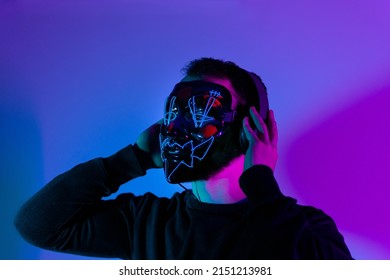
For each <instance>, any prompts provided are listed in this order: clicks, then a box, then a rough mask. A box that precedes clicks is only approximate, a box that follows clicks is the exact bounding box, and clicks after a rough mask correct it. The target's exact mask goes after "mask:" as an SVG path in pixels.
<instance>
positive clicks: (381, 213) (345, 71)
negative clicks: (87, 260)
mask: <svg viewBox="0 0 390 280" xmlns="http://www.w3.org/2000/svg"><path fill="white" fill-rule="evenodd" d="M293 2H294V3H299V4H295V5H294V4H293ZM389 34H390V2H389V1H388V0H371V1H362V0H354V1H352V0H351V1H339V0H337V1H336V0H327V1H308V0H306V1H298V2H297V1H287V0H279V1H255V0H252V1H249V0H248V1H238V0H236V1H233V0H210V1H202V0H193V1H182V0H180V1H179V0H174V1H152V0H142V1H141V0H138V1H131V0H127V1H125V0H121V1H118V0H111V1H109V0H107V1H92V0H84V1H44V0H40V1H39V0H38V1H18V0H15V1H11V0H9V1H5V0H0V137H1V138H0V152H1V154H0V155H1V156H0V167H1V169H0V186H1V194H2V195H1V198H0V200H1V201H0V207H1V225H2V226H1V231H0V235H1V238H0V258H1V259H68V258H69V259H72V258H76V259H81V258H83V257H79V256H72V255H67V254H60V253H52V252H49V251H45V250H40V249H38V248H35V247H33V246H31V245H29V244H27V243H26V242H24V241H23V240H22V239H21V237H20V236H19V235H18V234H17V233H16V230H15V229H14V228H13V225H12V219H13V217H14V215H15V212H16V211H17V209H18V208H19V207H20V205H21V203H22V202H23V201H25V200H26V199H27V198H28V197H30V196H31V195H32V194H33V193H35V192H36V191H37V190H39V189H40V188H41V187H42V186H43V185H44V184H45V183H47V182H48V181H49V180H51V179H52V178H53V177H54V176H56V175H58V174H59V173H61V172H63V171H66V170H67V169H69V168H71V167H72V166H74V165H76V164H78V163H80V162H83V161H86V160H88V159H91V158H94V157H98V156H108V155H110V154H112V153H114V152H116V151H117V150H119V149H120V148H122V147H124V146H126V145H127V144H128V143H133V142H134V141H135V140H136V138H137V136H138V134H139V133H140V132H141V131H142V130H143V129H145V128H146V127H148V126H149V125H150V124H152V123H153V122H155V121H157V120H158V119H160V118H161V117H162V111H163V103H164V100H165V97H166V96H167V94H168V93H169V92H170V90H171V89H172V87H173V85H174V84H175V83H176V82H177V81H178V80H179V79H180V78H181V77H182V74H181V73H180V69H181V67H182V66H184V65H185V64H186V63H187V62H188V61H190V60H192V59H194V58H198V57H203V56H212V57H216V58H222V59H227V60H232V61H234V62H236V63H237V64H238V65H240V66H242V67H244V68H246V69H248V70H252V71H254V72H257V73H258V74H260V75H261V76H262V77H263V79H264V81H265V83H266V84H267V86H268V89H269V96H270V104H271V107H272V108H273V109H274V110H275V115H276V118H277V121H278V126H279V134H280V144H279V153H280V160H279V162H278V166H277V171H276V177H277V179H278V181H279V184H280V186H281V189H282V190H283V192H284V193H285V194H286V195H290V196H294V197H296V198H297V199H298V201H299V203H301V204H309V205H314V206H316V207H318V208H321V209H323V210H324V211H325V212H327V213H328V214H330V215H331V216H332V217H333V218H334V219H335V221H336V223H337V225H338V226H339V229H340V231H341V232H342V234H343V235H344V236H345V239H346V242H347V244H348V245H349V247H350V249H351V252H352V254H353V256H354V257H355V258H357V259H390V238H389V236H390V219H389V213H390V207H389V203H388V200H389V195H390V190H389V185H390V184H389V167H390V165H389V160H390V148H389V142H390V132H389V128H390V110H389V107H390V106H389V105H390V71H389V70H390V35H389ZM148 173H149V174H148V176H146V177H143V178H138V179H136V180H134V181H133V182H131V183H128V184H126V185H124V186H123V187H122V188H121V191H133V192H135V193H143V192H146V191H152V192H155V193H157V194H159V195H163V196H170V195H171V194H172V193H173V192H174V191H180V188H179V187H178V186H176V185H169V184H167V183H166V182H165V181H164V178H163V174H162V171H161V170H153V171H150V172H148Z"/></svg>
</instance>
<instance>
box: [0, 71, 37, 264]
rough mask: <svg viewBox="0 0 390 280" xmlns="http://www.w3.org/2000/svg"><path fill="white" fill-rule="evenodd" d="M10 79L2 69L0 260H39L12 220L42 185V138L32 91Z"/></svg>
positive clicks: (0, 76) (0, 78)
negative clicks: (34, 110)
mask: <svg viewBox="0 0 390 280" xmlns="http://www.w3.org/2000/svg"><path fill="white" fill-rule="evenodd" d="M10 77H11V75H10V71H9V69H7V71H5V69H0V155H1V156H0V188H1V196H0V208H1V212H0V222H1V239H0V248H1V249H0V259H3V260H4V259H36V258H37V256H38V254H39V250H38V249H37V248H35V247H33V246H31V245H29V244H27V243H26V242H25V241H24V240H23V239H22V238H21V237H20V235H19V233H18V232H17V231H16V229H15V227H14V224H13V220H14V217H15V215H16V212H17V211H18V209H19V208H20V206H21V204H22V203H23V202H24V201H26V200H27V199H28V198H29V197H30V196H31V195H32V194H33V193H34V192H35V191H37V189H39V188H40V186H41V185H42V152H41V151H42V148H41V137H40V134H39V129H38V125H37V122H36V118H35V115H34V113H33V108H32V102H31V99H30V98H28V95H29V94H30V92H29V91H28V90H27V89H26V88H24V86H23V83H20V81H19V80H18V79H17V80H15V79H14V78H10ZM12 77H18V76H16V75H13V76H12Z"/></svg>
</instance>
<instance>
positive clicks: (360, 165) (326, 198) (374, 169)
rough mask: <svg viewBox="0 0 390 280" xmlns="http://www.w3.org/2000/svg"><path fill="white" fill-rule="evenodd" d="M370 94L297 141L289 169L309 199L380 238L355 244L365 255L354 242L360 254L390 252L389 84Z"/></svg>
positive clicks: (340, 221)
mask: <svg viewBox="0 0 390 280" xmlns="http://www.w3.org/2000/svg"><path fill="white" fill-rule="evenodd" d="M365 96H366V97H365V98H364V99H362V100H359V101H358V102H356V103H354V104H353V105H352V106H350V107H349V108H345V110H343V111H341V112H338V113H337V114H335V115H333V116H331V117H330V118H328V119H327V120H326V121H324V122H322V123H320V124H318V125H317V126H315V127H312V128H310V129H309V130H307V131H306V132H305V133H304V134H303V135H301V136H300V137H299V138H298V139H297V140H296V141H293V143H292V146H291V147H290V148H289V149H288V152H287V155H286V164H287V166H286V170H287V175H288V176H289V179H290V180H291V183H292V184H293V185H294V186H296V187H297V188H299V190H300V195H301V196H302V198H303V200H304V201H305V203H308V204H311V205H315V206H317V207H319V208H322V209H323V210H324V211H325V212H327V213H328V214H329V215H330V216H332V217H333V218H334V219H335V221H336V223H337V225H338V226H339V227H340V228H341V229H342V230H343V231H347V232H351V233H353V234H354V235H355V236H360V237H361V240H370V241H373V242H375V243H377V244H380V246H379V248H380V252H379V251H378V250H377V249H378V248H377V249H375V247H372V246H370V245H369V244H370V242H367V243H365V244H360V245H359V244H354V245H353V246H356V249H357V250H358V251H360V252H361V254H362V256H356V255H354V250H353V248H352V246H350V248H351V252H352V254H353V255H354V257H355V258H365V259H368V258H369V259H382V258H390V238H389V236H390V218H389V216H390V203H389V198H390V183H389V174H390V169H389V167H390V85H387V86H385V87H382V88H380V89H377V90H373V91H371V92H370V93H369V94H366V95H365ZM354 239H355V238H354ZM358 239H359V238H358ZM355 241H356V239H355ZM347 242H348V238H347ZM351 243H352V242H351ZM363 243H364V242H363ZM348 245H352V244H348ZM358 245H359V246H364V247H365V248H364V249H362V248H358ZM363 252H366V253H365V254H364V253H363ZM359 254H360V253H359ZM363 254H364V255H363Z"/></svg>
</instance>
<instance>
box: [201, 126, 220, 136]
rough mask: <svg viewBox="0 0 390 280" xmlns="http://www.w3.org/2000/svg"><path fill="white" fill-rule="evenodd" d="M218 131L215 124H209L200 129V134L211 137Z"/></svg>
mask: <svg viewBox="0 0 390 280" xmlns="http://www.w3.org/2000/svg"><path fill="white" fill-rule="evenodd" d="M217 131H218V130H217V127H216V126H215V125H212V124H207V125H205V126H204V127H202V128H201V129H200V134H201V135H202V136H203V137H204V138H209V137H211V136H213V135H214V134H215V133H217Z"/></svg>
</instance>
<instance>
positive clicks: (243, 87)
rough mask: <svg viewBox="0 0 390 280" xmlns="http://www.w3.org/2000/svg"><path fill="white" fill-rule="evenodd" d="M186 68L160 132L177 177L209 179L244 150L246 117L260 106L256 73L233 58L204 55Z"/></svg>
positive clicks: (168, 167)
mask: <svg viewBox="0 0 390 280" xmlns="http://www.w3.org/2000/svg"><path fill="white" fill-rule="evenodd" d="M183 72H184V74H185V77H184V78H183V80H182V81H181V82H180V83H178V84H177V85H176V86H175V88H174V89H173V91H172V93H171V94H170V96H169V97H168V99H167V103H166V108H165V116H164V123H163V125H162V126H161V133H160V146H161V155H162V159H163V163H164V171H165V175H166V178H167V180H168V182H171V183H180V182H188V181H197V180H207V179H208V178H210V177H211V176H213V175H214V174H216V173H217V172H218V171H220V170H221V169H222V168H223V167H225V166H227V165H228V164H229V163H230V162H231V161H232V160H233V159H234V158H236V157H238V156H239V155H241V154H242V153H243V150H242V148H241V147H240V140H239V138H240V131H241V124H242V119H243V117H244V116H245V115H247V114H248V110H249V107H250V106H255V107H256V108H259V97H258V94H257V90H256V86H255V85H254V83H253V81H252V78H251V77H250V75H249V74H248V72H247V71H246V70H244V69H242V68H240V67H238V66H237V65H236V64H234V63H233V62H229V61H222V60H217V59H213V58H202V59H197V60H193V61H191V62H190V63H189V64H188V65H187V66H186V67H185V68H183ZM259 81H261V80H259ZM261 83H262V82H261ZM262 85H263V84H262ZM263 86H264V85H263ZM264 88H265V87H264Z"/></svg>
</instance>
